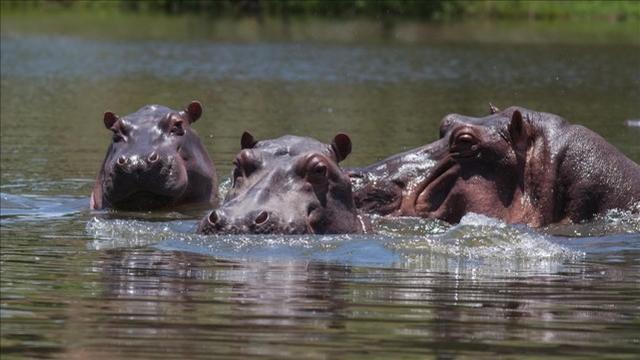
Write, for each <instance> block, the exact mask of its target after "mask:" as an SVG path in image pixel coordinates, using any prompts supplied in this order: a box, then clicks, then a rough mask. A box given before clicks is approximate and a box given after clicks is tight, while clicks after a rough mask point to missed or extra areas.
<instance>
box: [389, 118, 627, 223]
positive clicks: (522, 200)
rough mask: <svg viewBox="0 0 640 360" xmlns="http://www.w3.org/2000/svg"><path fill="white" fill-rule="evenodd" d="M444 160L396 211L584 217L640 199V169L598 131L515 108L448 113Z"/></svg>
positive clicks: (447, 216)
mask: <svg viewBox="0 0 640 360" xmlns="http://www.w3.org/2000/svg"><path fill="white" fill-rule="evenodd" d="M440 136H441V138H440V140H437V141H435V142H434V143H432V144H430V145H428V146H427V149H428V154H429V157H431V158H433V159H434V160H436V161H437V164H436V165H435V167H433V168H431V169H430V171H429V175H428V176H425V177H422V178H420V181H418V182H417V183H415V184H413V186H411V187H410V188H408V189H405V192H404V193H403V194H402V199H401V204H400V207H399V209H398V210H397V211H396V212H394V213H393V214H394V215H405V216H421V217H429V218H438V219H442V220H445V221H448V222H451V223H455V222H458V221H459V220H460V218H461V217H462V216H463V215H464V214H466V213H467V212H474V213H480V214H485V215H488V216H492V217H495V218H499V219H502V220H504V221H506V222H508V223H525V224H529V225H530V226H543V225H546V224H550V223H556V222H579V221H583V220H588V219H590V218H592V217H593V216H594V215H595V214H599V213H602V212H604V211H606V210H608V209H613V208H629V207H631V206H633V205H634V204H636V203H637V202H638V201H640V167H639V166H638V164H636V163H634V162H633V161H631V160H629V159H628V158H627V157H625V156H624V155H623V154H622V153H620V152H619V151H618V150H617V149H616V148H615V147H613V146H612V145H611V144H609V143H608V142H606V141H605V140H604V139H603V138H602V137H600V136H599V135H597V134H596V133H594V132H592V131H591V130H589V129H587V128H585V127H582V126H579V125H571V124H570V123H568V122H567V121H566V120H564V119H563V118H561V117H559V116H557V115H554V114H549V113H542V112H536V111H531V110H527V109H524V108H520V107H510V108H508V109H506V110H504V111H497V112H495V113H494V114H491V115H489V116H486V117H481V118H473V117H467V116H463V115H458V114H451V115H447V116H446V117H445V118H444V119H443V120H442V124H441V130H440Z"/></svg>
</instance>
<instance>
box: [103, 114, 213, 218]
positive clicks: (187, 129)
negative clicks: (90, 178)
mask: <svg viewBox="0 0 640 360" xmlns="http://www.w3.org/2000/svg"><path fill="white" fill-rule="evenodd" d="M201 114H202V106H201V105H200V103H199V102H197V101H193V102H191V103H190V104H189V106H187V108H186V109H185V110H182V111H175V110H172V109H169V108H167V107H164V106H160V105H148V106H145V107H143V108H141V109H140V110H138V111H137V112H135V113H133V114H130V115H127V116H124V117H122V118H120V117H118V116H116V115H115V114H114V113H112V112H106V113H105V114H104V125H105V126H106V128H107V129H109V130H111V131H112V132H113V141H112V143H111V145H109V149H108V150H107V155H106V157H105V159H104V161H103V163H102V166H101V167H100V172H99V173H98V178H97V179H96V184H95V186H94V188H93V193H92V194H91V208H92V209H105V208H112V209H128V210H151V209H157V208H167V207H170V206H177V205H184V204H202V205H209V206H210V205H215V204H216V203H217V192H218V184H217V178H216V171H215V168H214V166H213V162H212V161H211V159H210V158H209V155H208V154H207V151H206V149H205V148H204V146H203V145H202V143H201V142H200V138H199V137H198V135H197V134H196V132H195V131H194V130H193V129H192V128H191V124H193V123H194V122H195V121H196V120H198V119H199V118H200V115H201Z"/></svg>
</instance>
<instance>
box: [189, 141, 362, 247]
mask: <svg viewBox="0 0 640 360" xmlns="http://www.w3.org/2000/svg"><path fill="white" fill-rule="evenodd" d="M241 145H242V150H241V151H240V152H239V153H238V155H237V156H236V159H235V161H234V164H235V166H236V167H235V170H234V171H233V185H232V188H231V189H230V190H229V192H228V193H227V195H226V197H225V199H224V201H223V203H222V205H221V206H220V208H219V209H217V210H214V211H212V212H211V213H209V215H207V216H206V217H205V218H204V219H202V221H201V222H200V225H199V226H198V232H199V233H203V234H218V233H236V234H237V233H253V234H266V233H269V234H305V233H310V234H337V233H359V232H363V230H364V225H363V223H362V221H361V219H360V218H359V217H358V214H357V213H356V208H355V205H354V203H353V198H352V194H351V183H350V181H349V177H348V176H347V175H346V174H345V173H343V172H342V170H341V169H340V167H339V166H338V162H340V161H341V160H343V159H344V158H345V157H347V155H348V154H349V153H350V152H351V140H350V139H349V137H348V136H347V135H345V134H338V135H336V136H335V138H334V139H333V141H332V143H331V145H328V144H325V143H322V142H320V141H317V140H315V139H311V138H308V137H300V136H283V137H280V138H277V139H272V140H261V141H256V140H255V139H254V137H253V136H252V135H250V134H249V133H247V132H245V133H244V134H243V136H242V140H241Z"/></svg>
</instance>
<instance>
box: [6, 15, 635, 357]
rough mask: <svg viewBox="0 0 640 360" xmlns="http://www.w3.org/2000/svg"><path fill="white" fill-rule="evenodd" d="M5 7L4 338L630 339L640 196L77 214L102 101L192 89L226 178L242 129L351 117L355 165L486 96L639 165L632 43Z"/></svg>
mask: <svg viewBox="0 0 640 360" xmlns="http://www.w3.org/2000/svg"><path fill="white" fill-rule="evenodd" d="M3 21H4V20H3ZM6 24H7V23H6V22H5V23H3V28H2V29H3V32H2V38H1V43H0V47H1V48H0V50H1V51H0V59H1V65H2V66H1V71H0V75H1V84H0V90H1V94H2V96H1V103H0V112H1V122H0V131H1V140H2V141H1V142H0V160H1V167H2V169H1V170H2V171H1V175H0V180H1V185H0V191H1V200H0V201H1V203H0V209H1V211H0V217H1V226H0V230H1V235H2V240H1V242H0V244H1V249H2V251H1V260H0V265H1V286H0V287H1V289H0V290H1V305H0V319H1V320H2V321H1V323H2V325H1V330H2V334H1V340H2V342H1V349H2V353H3V357H4V356H7V357H14V356H15V357H30V358H32V357H46V358H49V357H53V358H65V359H66V358H72V357H78V358H96V359H97V358H109V359H112V358H132V357H140V358H148V357H167V358H176V357H177V358H182V357H189V358H205V357H212V356H218V357H224V358H242V359H244V358H250V357H262V358H294V359H297V358H300V357H302V356H305V357H308V358H319V359H325V358H334V357H345V358H367V359H370V358H407V359H410V358H416V359H418V358H420V359H423V358H442V359H450V358H456V359H476V358H495V357H496V356H498V357H502V358H522V357H531V358H540V357H545V358H553V357H557V358H560V357H562V358H580V359H585V358H593V359H600V358H617V359H633V358H636V357H637V354H638V353H639V352H640V308H639V307H638V299H639V298H640V285H639V284H640V219H638V216H637V214H635V215H634V214H631V213H628V212H623V211H612V212H610V213H608V214H606V215H604V216H602V217H601V218H598V219H596V220H594V221H592V222H590V223H588V224H579V225H566V226H565V225H563V226H557V225H556V226H550V227H548V228H545V229H539V230H532V229H529V228H527V227H525V226H509V225H506V224H504V223H501V222H500V221H497V220H494V219H489V218H486V217H483V216H479V215H475V214H470V215H468V216H466V217H465V218H464V219H463V221H462V223H461V224H459V225H455V226H451V225H448V224H445V223H442V222H438V221H432V220H421V219H382V218H378V219H375V226H376V229H377V234H375V235H358V236H355V235H340V236H211V237H204V236H198V235H195V234H193V229H194V228H195V224H196V221H197V219H198V218H199V217H200V216H201V215H202V212H198V211H195V212H191V213H189V212H186V213H180V212H155V213H108V212H94V211H89V210H88V194H89V193H90V192H91V187H92V185H93V180H94V177H95V175H96V173H97V170H98V166H99V164H100V162H101V160H102V158H103V156H104V153H105V151H106V147H107V145H108V142H109V141H110V135H109V132H108V131H107V130H106V129H104V127H103V123H102V114H103V112H104V111H106V110H110V111H114V112H116V113H118V114H121V115H124V114H127V113H131V112H133V111H135V110H137V109H138V108H139V107H141V106H143V105H145V104H149V103H159V104H163V105H166V106H170V107H173V108H180V107H182V106H185V105H186V104H188V103H189V101H191V100H192V99H198V100H200V101H201V102H202V103H203V105H204V109H205V111H204V115H203V117H202V119H200V120H199V121H198V122H197V123H196V124H195V129H196V130H197V131H198V133H199V134H200V136H201V137H202V138H203V139H204V142H205V145H206V147H207V148H208V150H209V152H210V154H211V155H212V157H213V159H214V161H215V162H216V165H217V167H218V170H219V174H221V176H222V177H223V178H226V177H227V174H229V173H230V170H231V159H233V155H234V154H235V153H236V151H237V150H238V148H239V136H240V134H241V133H242V131H244V130H250V131H251V132H252V133H253V134H254V135H256V137H258V138H268V137H275V136H280V135H282V134H285V133H291V134H298V135H309V136H313V137H316V138H318V139H321V140H329V139H331V138H332V137H333V136H334V135H335V134H336V133H337V132H347V133H348V134H350V136H351V138H352V140H353V143H354V151H353V154H352V155H351V156H350V158H349V159H348V160H347V161H346V162H345V164H346V166H359V165H365V164H369V163H372V162H374V161H376V160H379V159H381V158H383V157H385V156H388V155H390V154H393V153H397V152H400V151H403V150H406V149H409V148H412V147H416V146H419V145H421V144H424V143H426V142H428V141H432V140H434V139H435V138H436V137H437V128H438V125H439V121H440V119H441V118H442V117H443V116H444V115H446V114H447V113H451V112H458V113H462V114H466V115H477V116H481V115H484V114H486V113H487V107H488V106H487V104H488V102H489V101H491V102H493V103H494V104H496V105H498V106H500V107H507V106H509V105H514V104H517V105H521V106H525V107H529V108H532V109H536V110H543V111H548V112H553V113H557V114H560V115H562V116H564V117H566V118H567V119H569V120H570V121H572V122H575V123H580V124H583V125H585V126H587V127H589V128H591V129H593V130H595V131H597V132H598V133H599V134H601V135H602V136H603V137H605V138H606V139H607V140H608V141H610V142H611V143H613V144H614V145H615V146H616V147H618V148H619V149H620V150H621V151H622V152H623V153H625V154H626V155H627V156H628V157H630V158H631V159H632V160H634V161H636V162H638V161H640V142H639V141H638V137H639V136H640V130H639V129H638V128H632V127H627V126H626V125H625V120H628V119H637V118H638V117H640V103H639V102H638V101H637V100H638V99H639V98H640V66H639V65H638V64H640V48H639V47H638V46H637V42H635V43H634V42H631V43H624V42H622V43H621V42H616V41H599V40H598V41H596V40H597V39H594V41H593V42H591V43H590V42H588V41H586V42H585V40H584V39H580V41H576V42H575V43H572V42H570V41H566V40H564V41H562V42H554V41H549V42H544V41H540V34H539V33H535V34H532V37H531V39H533V40H532V41H529V42H527V41H526V37H525V40H524V41H517V42H511V41H504V42H499V41H498V42H481V43H472V42H469V41H459V40H457V41H453V40H451V41H450V40H449V39H450V38H448V37H447V36H446V32H443V33H440V36H441V37H440V39H439V40H438V41H402V39H400V40H397V41H396V40H394V39H393V38H391V39H389V38H385V37H382V38H380V39H378V40H376V41H372V39H374V40H375V39H376V36H381V35H379V34H378V35H376V34H377V33H375V34H373V35H372V34H367V35H366V36H365V35H362V40H361V41H359V40H358V39H359V37H358V36H357V35H353V34H351V37H350V38H349V41H344V39H342V38H338V39H333V40H332V39H330V38H329V39H327V37H326V36H325V37H322V39H321V40H317V39H315V40H314V38H313V36H295V35H292V36H278V35H277V34H275V35H274V34H273V33H269V34H271V35H269V37H268V39H267V41H246V39H244V38H242V36H239V37H238V36H233V34H232V35H229V36H228V37H222V38H220V37H213V38H212V37H209V36H200V37H198V36H195V37H191V38H190V39H189V40H188V41H185V39H184V38H183V37H182V38H181V37H175V38H171V40H161V39H157V38H144V37H139V36H135V33H133V32H130V34H131V36H129V37H124V38H123V37H122V36H120V35H119V36H93V35H92V31H93V30H92V31H88V34H89V35H86V34H85V36H76V35H73V34H69V33H66V32H64V31H48V32H42V31H39V32H38V31H22V30H20V29H19V27H16V28H15V29H13V28H10V27H9V28H8V27H7V25H6ZM9 24H11V22H9ZM313 26H314V28H313V29H312V30H309V31H310V32H311V33H313V32H314V31H318V28H317V26H320V25H317V24H315V23H314V25H313ZM346 28H349V27H346ZM352 28H354V29H358V31H362V27H358V26H355V27H352ZM16 29H17V30H16ZM331 29H332V28H331V26H327V27H326V28H325V31H324V32H321V33H323V34H331V31H332V30H331ZM341 29H345V27H343V28H341ZM349 29H350V28H349ZM200 30H201V31H202V32H204V33H206V32H207V31H208V30H206V29H204V30H203V29H200ZM334 30H335V29H334ZM518 31H522V29H519V30H518ZM195 33H196V34H200V33H199V32H195ZM116 34H120V32H116ZM190 34H192V33H190ZM411 34H413V35H412V36H414V37H417V38H418V39H420V36H421V35H420V34H422V33H421V32H411ZM443 34H444V35H443ZM525 34H526V33H525ZM103 35H104V34H103ZM183 35H184V34H183ZM303 35H304V34H303ZM534 35H535V36H534ZM636 35H637V34H636ZM425 36H426V35H425ZM429 36H438V33H436V34H435V35H433V34H431V33H429ZM568 38H569V39H570V38H571V37H570V36H569V37H568ZM301 39H303V40H304V41H302V40H301ZM261 40H264V39H261Z"/></svg>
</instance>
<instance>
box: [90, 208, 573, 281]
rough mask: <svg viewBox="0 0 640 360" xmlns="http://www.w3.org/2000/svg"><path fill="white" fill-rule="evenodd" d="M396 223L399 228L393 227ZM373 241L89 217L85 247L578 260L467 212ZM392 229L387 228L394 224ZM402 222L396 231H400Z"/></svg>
mask: <svg viewBox="0 0 640 360" xmlns="http://www.w3.org/2000/svg"><path fill="white" fill-rule="evenodd" d="M396 221H398V222H399V223H396ZM375 222H376V223H377V225H376V226H377V228H378V229H380V230H381V231H380V232H379V234H375V235H370V234H369V235H213V236H205V235H197V234H193V233H192V232H193V229H194V228H195V223H194V222H192V221H173V222H168V223H167V222H164V223H153V222H147V221H141V220H105V219H98V218H93V219H92V220H91V221H90V222H89V223H88V224H87V232H88V233H89V234H90V235H92V236H93V238H94V240H93V241H91V242H90V243H89V248H91V249H95V250H103V249H110V248H118V247H144V246H153V247H155V248H159V249H162V250H167V251H185V252H193V253H199V254H204V255H209V256H213V257H216V258H221V259H226V260H243V261H245V260H256V261H303V262H308V261H322V262H329V263H337V264H344V265H355V266H369V267H400V268H420V269H430V270H442V271H451V270H452V267H453V268H454V269H455V270H456V271H460V269H465V271H466V270H469V269H470V270H473V271H477V270H478V268H479V267H483V268H484V269H490V271H491V272H492V274H495V272H496V269H499V271H507V272H509V271H519V270H522V269H530V270H531V271H538V270H539V271H548V270H549V269H550V268H554V269H555V268H557V267H559V266H561V264H562V263H563V262H564V261H565V260H567V259H569V258H576V257H578V256H581V253H580V252H579V251H575V250H571V249H569V248H567V247H564V246H562V245H560V244H557V243H554V242H552V241H551V239H550V237H549V236H548V235H543V234H539V233H535V232H533V231H532V230H530V229H528V228H526V227H524V226H522V227H520V226H510V225H507V224H505V223H504V222H501V221H499V220H495V219H491V218H488V217H485V216H482V215H476V214H469V215H467V216H465V217H464V218H463V219H462V222H461V223H460V224H459V225H456V226H452V227H447V225H445V224H443V223H440V222H437V221H432V220H424V219H411V218H400V219H389V218H377V219H376V220H375ZM394 223H395V224H396V225H393V226H392V225H391V224H394ZM398 224H399V225H398Z"/></svg>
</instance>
